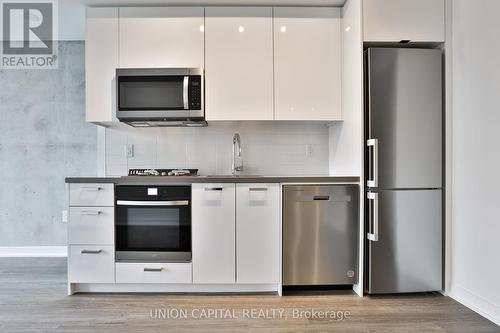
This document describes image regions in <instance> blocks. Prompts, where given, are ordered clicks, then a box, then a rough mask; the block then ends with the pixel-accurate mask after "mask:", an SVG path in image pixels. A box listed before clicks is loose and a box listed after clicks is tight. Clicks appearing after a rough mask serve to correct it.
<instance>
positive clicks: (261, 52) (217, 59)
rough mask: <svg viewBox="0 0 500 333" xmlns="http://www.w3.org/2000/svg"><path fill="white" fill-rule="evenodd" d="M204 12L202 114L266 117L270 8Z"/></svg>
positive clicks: (209, 116) (269, 99) (270, 91)
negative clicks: (204, 86) (203, 95)
mask: <svg viewBox="0 0 500 333" xmlns="http://www.w3.org/2000/svg"><path fill="white" fill-rule="evenodd" d="M205 14H206V18H205V38H206V51H205V52H206V59H205V61H206V63H205V65H206V68H205V73H206V117H207V120H272V119H273V26H272V8H262V7H261V8H258V7H249V8H245V7H231V8H220V7H209V8H206V12H205Z"/></svg>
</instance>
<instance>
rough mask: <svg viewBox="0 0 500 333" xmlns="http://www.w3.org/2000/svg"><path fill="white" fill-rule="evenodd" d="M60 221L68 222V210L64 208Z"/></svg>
mask: <svg viewBox="0 0 500 333" xmlns="http://www.w3.org/2000/svg"><path fill="white" fill-rule="evenodd" d="M61 222H62V223H68V211H67V210H66V209H65V210H63V211H62V214H61Z"/></svg>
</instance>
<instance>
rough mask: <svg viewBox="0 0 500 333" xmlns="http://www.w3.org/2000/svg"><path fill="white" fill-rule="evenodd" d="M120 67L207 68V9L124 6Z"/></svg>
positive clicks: (122, 12)
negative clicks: (204, 34) (205, 20)
mask: <svg viewBox="0 0 500 333" xmlns="http://www.w3.org/2000/svg"><path fill="white" fill-rule="evenodd" d="M120 67H144V68H148V67H198V68H202V67H203V8H199V7H161V8H155V7H141V8H137V7H124V8H120Z"/></svg>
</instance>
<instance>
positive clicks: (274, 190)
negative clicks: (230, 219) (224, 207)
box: [236, 184, 280, 283]
mask: <svg viewBox="0 0 500 333" xmlns="http://www.w3.org/2000/svg"><path fill="white" fill-rule="evenodd" d="M279 187H280V185H279V184H237V185H236V282H237V283H279V272H280V260H279V258H280V204H279V201H280V199H279Z"/></svg>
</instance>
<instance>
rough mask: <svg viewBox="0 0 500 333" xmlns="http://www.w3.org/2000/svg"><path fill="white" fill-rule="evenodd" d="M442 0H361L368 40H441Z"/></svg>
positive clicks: (443, 20)
mask: <svg viewBox="0 0 500 333" xmlns="http://www.w3.org/2000/svg"><path fill="white" fill-rule="evenodd" d="M444 7H445V4H444V0H364V1H363V25H364V27H363V29H364V40H365V41H367V42H399V41H401V40H410V41H412V42H444V40H445V18H444Z"/></svg>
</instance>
